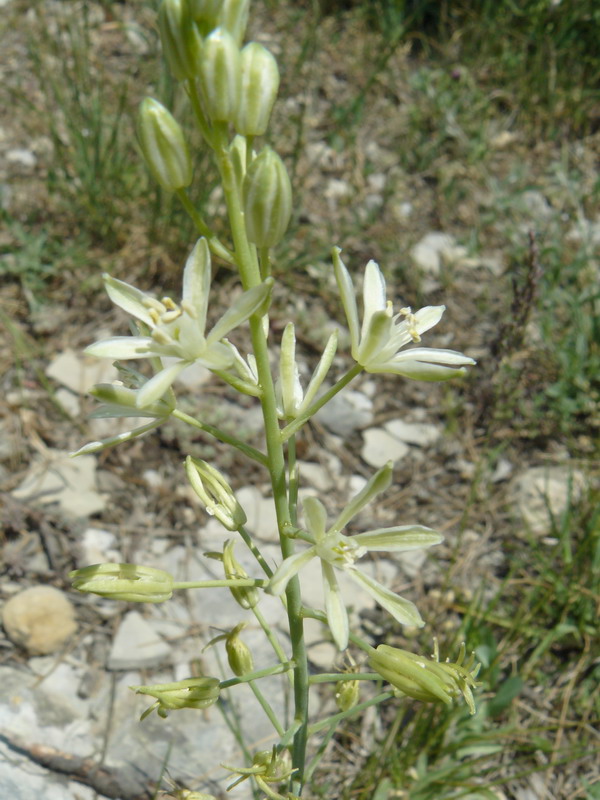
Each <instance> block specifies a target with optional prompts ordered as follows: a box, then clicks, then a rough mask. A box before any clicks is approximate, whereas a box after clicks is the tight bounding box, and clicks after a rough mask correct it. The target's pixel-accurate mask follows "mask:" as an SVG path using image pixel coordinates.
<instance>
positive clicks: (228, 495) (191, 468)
mask: <svg viewBox="0 0 600 800" xmlns="http://www.w3.org/2000/svg"><path fill="white" fill-rule="evenodd" d="M185 472H186V475H187V477H188V480H189V482H190V484H191V486H192V489H193V490H194V491H195V492H196V494H197V495H198V497H199V498H200V500H202V502H203V503H204V505H205V507H206V511H207V513H208V514H210V515H211V516H214V517H216V518H217V519H218V520H219V522H220V523H221V524H222V525H223V526H224V527H225V528H227V530H229V531H237V530H239V528H240V527H241V526H242V525H245V524H246V521H247V517H246V514H245V513H244V509H243V508H242V507H241V505H240V504H239V503H238V501H237V500H236V498H235V495H234V493H233V489H232V488H231V486H230V485H229V484H228V483H227V481H226V480H225V478H224V477H223V476H222V475H221V473H220V472H219V470H218V469H215V468H214V467H211V465H210V464H207V462H206V461H202V460H201V459H199V458H192V457H191V456H188V457H187V458H186V460H185Z"/></svg>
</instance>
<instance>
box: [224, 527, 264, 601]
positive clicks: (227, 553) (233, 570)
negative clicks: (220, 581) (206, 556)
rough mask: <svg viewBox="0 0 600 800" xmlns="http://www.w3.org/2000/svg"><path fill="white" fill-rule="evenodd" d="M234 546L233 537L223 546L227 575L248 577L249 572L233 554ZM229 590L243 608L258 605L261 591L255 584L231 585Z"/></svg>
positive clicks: (229, 576) (231, 577)
mask: <svg viewBox="0 0 600 800" xmlns="http://www.w3.org/2000/svg"><path fill="white" fill-rule="evenodd" d="M233 546H234V542H233V539H228V540H227V541H226V542H225V546H224V547H223V568H224V570H225V577H226V578H228V579H230V580H231V579H233V578H248V577H249V575H248V573H247V572H246V570H245V569H244V568H243V567H242V565H241V564H240V562H239V561H238V560H237V559H236V557H235V556H234V554H233ZM229 591H230V592H231V594H232V595H233V598H234V600H235V601H236V602H237V603H238V604H239V605H240V606H241V607H242V608H254V606H256V605H258V601H259V599H260V593H259V591H258V589H256V588H254V587H253V586H230V587H229Z"/></svg>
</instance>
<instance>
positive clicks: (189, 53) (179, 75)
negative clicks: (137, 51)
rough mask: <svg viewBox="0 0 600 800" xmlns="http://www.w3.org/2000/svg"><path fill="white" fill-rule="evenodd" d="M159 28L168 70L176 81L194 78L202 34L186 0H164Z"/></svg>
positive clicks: (160, 10)
mask: <svg viewBox="0 0 600 800" xmlns="http://www.w3.org/2000/svg"><path fill="white" fill-rule="evenodd" d="M158 30H159V32H160V40H161V42H162V46H163V52H164V54H165V58H166V59H167V63H168V64H169V69H170V70H171V72H172V73H173V76H174V78H175V79H176V80H178V81H183V80H185V79H186V78H195V77H196V76H197V75H198V65H199V63H200V60H201V52H202V37H201V36H200V31H199V30H198V27H197V26H196V24H195V23H194V21H193V19H192V17H191V16H190V13H189V10H188V6H187V3H186V2H185V0H163V1H162V3H161V6H160V8H159V10H158Z"/></svg>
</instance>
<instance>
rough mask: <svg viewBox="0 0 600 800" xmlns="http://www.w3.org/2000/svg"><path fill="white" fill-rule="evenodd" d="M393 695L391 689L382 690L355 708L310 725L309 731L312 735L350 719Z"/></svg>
mask: <svg viewBox="0 0 600 800" xmlns="http://www.w3.org/2000/svg"><path fill="white" fill-rule="evenodd" d="M380 677H381V676H380ZM393 696H394V693H393V692H391V691H387V692H381V693H380V694H378V695H376V696H375V697H372V698H371V699H370V700H365V701H364V703H359V704H358V705H356V706H354V708H350V709H349V710H348V711H340V713H339V714H334V715H333V716H332V717H327V719H322V720H321V721H320V722H315V724H314V725H311V726H310V727H309V729H308V733H309V735H310V736H312V735H313V733H318V732H319V731H322V730H323V729H324V728H328V727H329V726H330V725H337V724H338V723H339V722H341V721H342V720H344V719H348V717H353V716H355V715H356V714H360V712H361V711H364V710H365V708H369V707H370V706H376V705H378V704H379V703H383V701H384V700H389V699H390V697H393Z"/></svg>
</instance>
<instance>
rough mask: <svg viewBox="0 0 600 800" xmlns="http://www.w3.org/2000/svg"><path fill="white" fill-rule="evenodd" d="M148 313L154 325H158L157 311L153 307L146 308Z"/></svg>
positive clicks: (158, 316)
mask: <svg viewBox="0 0 600 800" xmlns="http://www.w3.org/2000/svg"><path fill="white" fill-rule="evenodd" d="M148 313H149V314H150V319H151V320H152V322H153V323H154V324H155V325H158V324H159V323H160V314H159V313H158V311H157V310H156V309H155V308H150V309H149V310H148Z"/></svg>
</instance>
